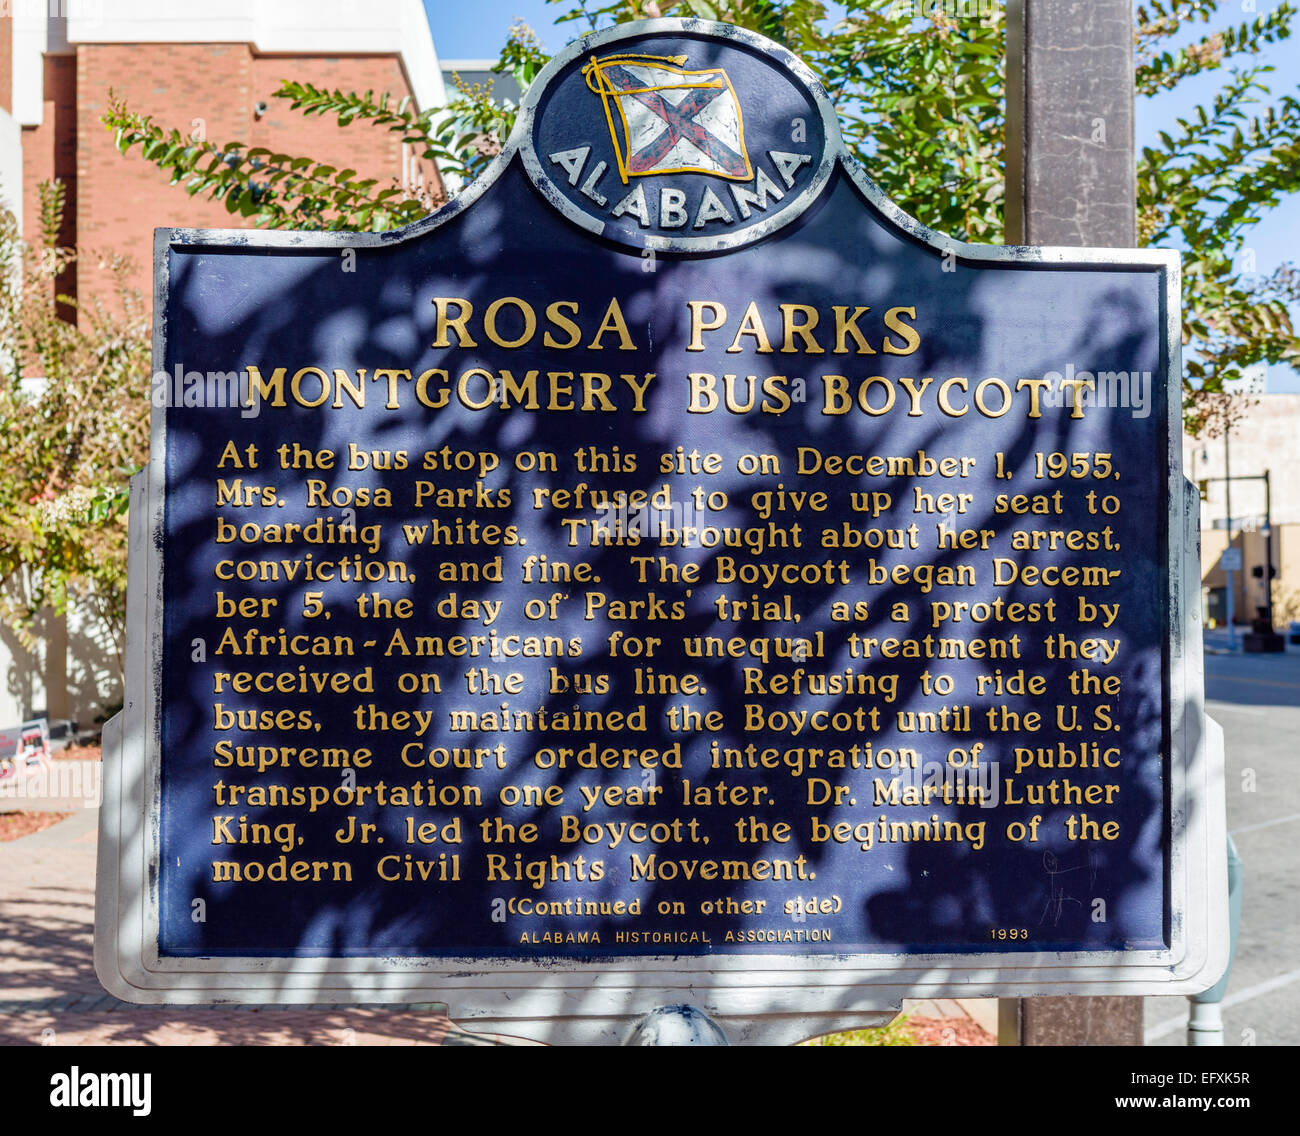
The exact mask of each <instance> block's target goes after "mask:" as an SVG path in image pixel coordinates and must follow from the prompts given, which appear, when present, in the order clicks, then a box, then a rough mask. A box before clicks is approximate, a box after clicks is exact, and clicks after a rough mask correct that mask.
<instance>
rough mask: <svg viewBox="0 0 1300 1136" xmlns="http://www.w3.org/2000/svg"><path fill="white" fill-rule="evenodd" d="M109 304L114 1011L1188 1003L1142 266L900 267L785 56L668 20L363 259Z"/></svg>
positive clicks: (1214, 968) (1210, 820)
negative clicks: (332, 1004) (122, 392)
mask: <svg viewBox="0 0 1300 1136" xmlns="http://www.w3.org/2000/svg"><path fill="white" fill-rule="evenodd" d="M157 271H158V293H157V313H158V319H157V324H158V343H157V360H156V366H157V370H158V371H159V373H160V391H161V392H162V394H161V396H160V397H159V399H158V400H157V401H158V402H159V403H160V405H158V406H157V407H156V408H155V410H154V416H153V423H154V425H153V439H154V447H153V456H152V461H151V465H150V468H149V470H148V471H147V473H146V474H145V475H142V480H141V481H140V483H139V484H138V485H137V487H136V492H135V496H134V498H133V506H134V507H133V510H132V523H133V526H134V533H135V543H134V546H133V555H134V559H133V561H132V581H133V588H134V591H133V595H132V608H131V627H132V634H133V639H132V642H131V645H130V655H131V668H132V669H131V672H130V674H129V676H128V677H129V682H128V686H129V701H128V707H127V710H126V711H125V712H124V714H123V716H122V717H121V718H120V719H118V720H117V721H116V722H115V723H114V724H113V727H112V729H111V730H110V731H109V741H110V743H111V744H112V743H114V739H117V741H116V744H117V745H118V748H117V750H116V752H115V756H114V759H113V760H114V764H113V766H111V767H110V776H109V781H110V785H111V788H110V793H109V797H108V801H107V804H106V808H105V814H104V815H105V820H104V834H105V843H104V845H103V848H104V853H105V854H104V857H103V866H102V868H101V881H100V884H101V890H100V896H99V903H100V914H101V919H100V927H99V936H98V939H97V957H98V960H99V968H100V974H101V977H102V978H103V980H104V982H105V984H106V985H107V986H109V988H110V989H112V990H113V991H114V992H116V993H120V994H122V995H123V996H125V997H131V998H137V999H140V1000H145V1001H151V1000H152V1001H175V1000H185V999H193V1000H211V999H249V1000H264V1001H291V1000H324V1001H337V1000H344V999H347V998H357V999H368V1000H373V999H390V1000H391V999H401V1000H421V999H425V998H430V997H442V998H447V999H450V1000H451V1001H453V1002H454V1003H455V1006H456V1010H457V1011H458V1012H469V1013H478V1014H484V1015H487V1016H488V1017H492V1018H493V1019H506V1018H510V1017H512V1016H519V1017H533V1018H536V1017H542V1016H545V1015H547V1014H555V1013H565V1014H575V1013H576V1014H582V1013H588V1014H593V1015H602V1014H603V1015H613V1014H618V1013H627V1012H631V1011H632V1010H635V1009H644V1008H647V1007H648V1006H649V1005H652V1004H654V1001H655V1000H662V996H663V995H664V994H666V993H668V992H671V991H673V990H678V991H680V990H681V989H682V988H683V987H689V988H690V989H692V990H693V991H695V992H696V993H697V995H698V996H699V997H700V998H702V999H703V1000H704V1001H705V1002H707V1004H708V1005H709V1006H710V1007H711V1008H713V1009H714V1010H715V1011H716V1012H720V1013H723V1014H727V1013H732V1014H740V1013H754V1012H759V1011H762V1010H765V1009H772V1008H776V1007H780V1008H783V1009H784V1010H785V1011H787V1012H805V1013H815V1012H826V1011H829V1010H830V1009H837V1010H844V1009H852V1008H855V1007H869V1006H873V1005H880V1004H888V1003H889V1002H890V1001H891V1000H892V999H893V998H895V997H896V996H897V995H898V994H899V993H900V992H902V991H904V990H932V991H940V990H952V991H966V992H970V993H980V992H982V993H997V992H1000V991H1001V992H1015V993H1032V992H1045V993H1060V992H1070V991H1077V992H1089V993H1105V992H1117V993H1125V992H1133V993H1141V992H1147V991H1151V990H1155V989H1160V990H1163V991H1170V992H1171V991H1175V990H1182V989H1191V988H1194V987H1196V986H1197V985H1200V986H1204V985H1207V984H1208V983H1209V982H1211V981H1213V980H1214V979H1215V978H1217V977H1218V973H1219V971H1220V970H1221V969H1222V966H1223V961H1224V948H1223V943H1222V936H1221V935H1219V934H1218V933H1217V932H1214V931H1213V930H1212V922H1213V920H1212V915H1213V907H1214V903H1213V897H1214V896H1215V894H1216V888H1218V887H1219V886H1220V885H1221V878H1220V877H1221V868H1220V869H1216V868H1215V867H1214V865H1216V864H1218V863H1219V862H1220V861H1221V859H1222V842H1223V826H1222V815H1221V812H1222V806H1221V801H1219V800H1218V798H1216V796H1215V793H1214V791H1213V789H1214V785H1215V781H1214V774H1213V764H1214V762H1213V758H1212V757H1211V756H1210V754H1209V752H1208V748H1207V741H1206V739H1205V738H1204V737H1203V736H1202V731H1203V725H1202V723H1203V717H1202V714H1201V708H1200V701H1199V699H1200V669H1199V665H1200V664H1199V631H1198V628H1197V626H1196V624H1195V622H1194V619H1195V616H1194V608H1195V601H1194V597H1195V595H1196V589H1195V587H1194V584H1195V574H1194V573H1195V560H1194V557H1195V551H1196V539H1197V533H1196V528H1195V524H1196V522H1195V515H1196V514H1195V510H1194V509H1191V508H1189V507H1188V502H1189V501H1191V502H1192V503H1194V501H1195V494H1194V493H1191V492H1190V491H1189V489H1188V487H1187V485H1186V483H1185V481H1184V479H1183V476H1182V471H1181V469H1180V429H1181V423H1180V398H1179V378H1178V376H1179V358H1178V352H1179V341H1178V306H1179V286H1178V258H1177V256H1176V254H1174V253H1170V252H1161V251H1150V250H1144V251H1102V252H1098V251H1095V250H1091V251H1082V250H1062V249H1056V250H1053V249H1026V248H1019V249H1008V248H989V247H975V246H968V245H962V244H959V243H956V242H953V241H951V240H948V239H946V238H943V237H940V236H938V235H936V234H934V233H932V232H930V231H928V230H926V229H924V228H923V227H922V226H920V225H919V224H917V223H916V222H915V221H913V220H912V219H910V218H908V217H907V216H905V215H904V214H903V213H901V212H900V211H899V210H898V209H897V207H895V206H894V205H892V204H891V203H890V202H889V201H888V200H886V199H885V198H884V197H883V196H882V195H881V193H880V192H879V190H877V189H876V188H875V187H874V186H873V185H872V183H871V182H870V181H869V180H868V178H867V176H866V174H865V173H864V172H863V170H862V169H861V168H860V167H858V166H857V165H856V164H855V163H854V162H853V161H851V160H850V159H848V158H847V157H846V156H845V155H844V153H843V151H842V149H841V146H840V142H839V137H838V133H837V127H836V118H835V115H834V112H833V110H832V108H831V106H830V104H829V102H828V101H827V98H826V95H825V93H824V92H823V91H822V89H821V87H820V86H819V85H818V83H817V82H816V80H815V79H814V78H813V77H812V75H811V74H810V73H809V72H808V71H807V70H806V68H804V67H803V66H802V65H801V64H800V63H799V62H798V61H797V60H795V59H794V58H792V57H791V56H790V55H789V54H788V53H786V52H785V51H783V50H781V49H779V48H777V47H776V46H774V45H772V44H770V43H767V42H766V41H763V40H761V39H759V38H757V37H755V36H753V35H750V34H747V33H743V32H738V31H736V30H735V29H733V28H729V27H724V26H720V25H707V24H700V23H694V22H680V21H671V20H668V21H655V22H652V23H645V24H639V25H631V26H627V27H624V28H621V29H618V30H617V31H613V32H607V33H601V34H598V35H594V36H591V37H587V38H585V39H583V40H580V41H578V42H577V43H575V44H574V45H573V46H572V47H571V48H569V49H568V50H567V51H565V52H564V53H563V54H562V55H561V56H560V57H559V58H557V59H556V60H555V61H554V62H553V63H552V64H551V65H550V67H549V68H548V69H547V70H546V72H545V73H544V74H543V76H542V77H541V78H540V79H539V81H538V82H537V84H536V85H535V86H534V87H533V88H532V90H531V91H530V93H529V96H528V99H527V101H526V104H525V107H524V110H523V113H522V114H521V116H520V120H519V125H518V127H517V129H516V132H515V134H514V136H513V137H512V138H511V140H510V142H509V144H508V145H507V146H506V148H505V150H504V152H503V153H502V154H501V156H500V158H499V159H498V160H497V162H496V163H495V164H494V165H493V167H492V168H491V170H490V171H489V172H488V173H487V174H485V175H484V177H483V178H481V179H480V180H479V181H478V182H477V183H475V184H474V185H473V186H471V187H469V189H468V190H467V191H466V192H465V193H464V194H463V195H462V196H461V197H460V198H459V199H458V200H457V201H456V202H455V203H453V204H452V205H450V206H448V207H447V208H445V209H443V210H442V211H440V212H439V213H437V214H435V215H434V216H432V217H430V218H429V219H427V220H426V221H423V222H421V223H419V224H417V225H415V226H412V227H411V228H410V229H407V230H404V231H402V232H398V233H386V234H380V235H373V236H357V235H320V234H302V233H250V232H242V231H241V232H218V231H193V230H160V231H159V241H158V263H157ZM161 379H166V383H165V384H162V383H161ZM231 384H234V385H235V386H237V388H238V391H239V394H238V397H232V398H223V397H220V395H221V393H222V392H223V391H224V390H227V389H228V387H229V386H230V385H231ZM164 396H165V397H164ZM1189 581H1190V584H1189ZM111 744H110V748H111ZM1209 748H1212V747H1209ZM1216 802H1217V803H1216Z"/></svg>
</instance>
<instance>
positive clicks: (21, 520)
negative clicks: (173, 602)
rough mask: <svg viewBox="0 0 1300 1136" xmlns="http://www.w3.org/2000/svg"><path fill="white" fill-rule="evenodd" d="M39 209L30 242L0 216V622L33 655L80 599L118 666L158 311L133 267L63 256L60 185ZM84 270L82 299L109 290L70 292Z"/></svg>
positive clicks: (44, 192)
mask: <svg viewBox="0 0 1300 1136" xmlns="http://www.w3.org/2000/svg"><path fill="white" fill-rule="evenodd" d="M40 200H41V208H40V216H41V233H40V236H39V239H38V240H37V241H34V242H27V241H24V240H23V239H22V238H21V237H20V236H19V232H18V221H17V218H16V217H15V216H14V215H13V213H11V212H9V211H8V210H3V211H0V618H3V619H4V621H5V622H6V623H7V624H8V625H9V626H10V627H11V628H13V629H14V631H15V632H16V633H17V635H18V637H19V639H20V641H21V642H22V643H23V644H24V645H25V646H27V647H29V648H31V647H32V646H33V645H34V643H35V640H36V630H37V626H38V617H39V614H40V612H41V611H42V610H44V609H46V608H52V609H53V610H54V611H56V612H58V613H60V614H61V613H63V612H64V611H65V610H66V609H67V608H68V606H69V604H70V603H71V602H73V601H75V602H76V603H77V604H78V605H79V606H80V608H81V610H82V611H83V612H88V613H90V614H91V615H93V616H94V617H96V618H97V619H98V620H99V621H100V624H101V629H102V631H103V632H104V635H103V637H104V638H106V639H107V640H108V641H109V642H111V645H112V647H113V649H115V650H116V652H117V656H118V663H119V666H120V665H121V652H122V648H123V641H124V636H125V626H126V542H127V533H126V516H125V512H126V504H127V496H126V484H127V481H128V479H129V478H130V476H131V474H133V473H134V472H135V471H136V470H138V469H139V468H140V467H141V466H142V465H143V464H144V462H145V460H146V458H147V456H148V447H149V438H148V414H147V411H146V409H145V408H147V407H148V405H149V373H150V372H149V357H150V333H149V311H148V307H147V305H146V303H145V300H144V297H143V296H141V295H140V293H139V292H138V291H136V290H134V289H131V288H129V287H127V286H126V284H125V283H124V281H125V279H126V276H127V273H128V268H129V266H128V264H127V263H126V262H125V261H124V260H122V259H120V258H116V257H113V256H103V257H94V256H91V255H89V254H87V253H85V252H83V251H80V250H77V249H74V248H65V247H61V246H60V245H59V244H58V232H59V227H60V225H61V223H62V219H63V200H64V198H63V187H62V185H61V184H60V183H58V182H45V183H42V184H41V186H40ZM74 264H75V265H77V266H78V268H79V277H80V280H79V283H80V284H81V289H80V290H81V291H82V292H90V291H92V289H91V288H89V287H87V285H88V284H89V283H90V281H91V280H92V278H99V277H100V276H101V274H102V276H103V277H104V278H106V280H107V286H106V287H104V286H102V285H101V287H100V288H99V289H98V292H99V298H97V299H92V300H84V299H83V300H74V299H71V298H70V297H68V296H67V295H64V294H63V292H62V291H61V285H62V283H63V281H65V280H66V279H67V278H68V274H69V270H70V269H71V268H72V266H73V265H74ZM69 314H71V315H72V316H73V318H72V319H69V318H67V317H68V315H69Z"/></svg>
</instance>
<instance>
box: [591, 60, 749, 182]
mask: <svg viewBox="0 0 1300 1136" xmlns="http://www.w3.org/2000/svg"><path fill="white" fill-rule="evenodd" d="M604 73H605V77H606V79H608V80H609V81H610V84H611V85H612V86H614V87H615V88H621V89H622V90H623V91H625V92H626V91H632V90H636V88H638V87H643V86H644V85H645V84H644V82H643V81H642V80H640V79H638V78H637V77H636V76H635V75H632V74H630V73H629V72H627V71H625V70H624V69H623V68H622V67H618V66H615V67H607V68H606V69H605V72H604ZM728 90H729V88H728V87H725V86H719V87H702V88H697V89H695V90H693V91H691V92H690V93H689V94H688V95H687V96H686V97H685V98H684V99H682V101H681V102H679V103H678V104H677V105H676V106H673V104H672V103H670V102H669V101H668V100H667V99H665V98H664V97H663V96H662V95H659V94H655V93H654V92H652V91H637V93H636V94H634V95H632V97H633V98H634V99H636V100H637V102H639V103H641V104H642V105H643V106H645V107H647V108H648V109H649V110H650V111H651V112H652V113H653V114H654V115H655V116H656V117H657V118H661V119H663V121H664V125H665V129H664V130H663V132H662V133H660V134H659V135H658V136H657V137H656V138H654V139H653V140H652V141H651V142H649V143H647V144H646V145H645V146H643V147H641V149H640V150H638V151H637V152H636V153H635V154H633V153H632V152H631V150H632V147H631V146H630V145H629V146H628V160H627V169H628V173H634V174H644V173H650V172H652V171H653V170H654V167H655V166H656V165H658V163H660V162H662V161H663V160H664V158H665V157H666V156H667V155H668V153H669V151H670V150H672V148H673V146H675V145H676V144H677V142H678V140H679V139H682V138H685V139H686V140H687V141H688V142H690V143H691V144H692V145H693V146H695V147H696V148H697V149H698V150H700V151H701V152H702V153H704V154H707V155H708V156H709V157H710V158H712V159H713V161H715V162H717V164H718V165H719V166H721V167H722V169H723V170H725V171H726V172H727V173H728V174H730V175H732V176H733V177H738V178H743V177H746V176H747V175H748V173H749V169H748V163H747V162H746V161H745V158H744V155H743V154H738V153H736V151H735V150H733V149H732V148H731V147H730V146H728V145H727V144H726V143H725V142H723V141H722V139H720V138H718V137H717V136H716V135H713V134H710V133H709V131H708V130H707V129H706V128H705V127H703V126H701V125H700V123H698V122H696V121H695V116H696V115H697V114H699V113H700V111H702V110H704V108H705V107H707V106H708V105H709V104H710V103H711V102H713V100H714V99H716V98H717V97H718V96H719V95H720V94H722V93H723V92H725V91H728Z"/></svg>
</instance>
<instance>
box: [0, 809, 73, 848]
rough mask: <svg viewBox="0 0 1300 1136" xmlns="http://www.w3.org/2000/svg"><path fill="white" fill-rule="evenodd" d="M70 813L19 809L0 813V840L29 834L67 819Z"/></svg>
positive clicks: (15, 838)
mask: <svg viewBox="0 0 1300 1136" xmlns="http://www.w3.org/2000/svg"><path fill="white" fill-rule="evenodd" d="M71 815H72V814H71V813H49V812H25V811H23V810H21V809H18V810H15V811H14V812H11V813H0V842H3V841H6V840H17V839H18V838H19V837H20V836H31V834H32V833H33V832H40V831H41V829H43V828H49V827H50V826H51V825H55V824H58V823H59V821H61V820H67V818H68V817H70V816H71Z"/></svg>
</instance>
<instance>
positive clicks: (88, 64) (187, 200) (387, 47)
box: [0, 0, 446, 726]
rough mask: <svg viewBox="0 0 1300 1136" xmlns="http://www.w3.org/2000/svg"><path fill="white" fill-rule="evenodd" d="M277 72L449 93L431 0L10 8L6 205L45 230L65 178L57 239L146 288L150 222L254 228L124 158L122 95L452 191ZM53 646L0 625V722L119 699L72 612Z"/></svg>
mask: <svg viewBox="0 0 1300 1136" xmlns="http://www.w3.org/2000/svg"><path fill="white" fill-rule="evenodd" d="M52 11H53V12H58V13H59V14H58V15H50V12H52ZM282 79H296V80H301V81H305V82H310V83H313V84H315V85H316V86H320V87H328V88H331V89H332V88H335V87H337V88H339V89H342V90H351V91H366V90H373V91H375V92H376V93H379V92H382V91H388V92H390V93H392V94H393V95H394V96H395V97H397V98H400V97H402V96H407V95H409V96H411V98H412V101H413V102H414V103H415V104H416V106H418V107H420V108H421V109H423V108H427V107H430V106H439V105H442V104H443V103H444V102H445V101H446V94H445V87H444V83H443V78H442V72H441V70H440V67H439V64H438V58H437V54H436V52H435V50H434V45H433V39H432V36H431V34H430V31H429V25H428V21H427V19H426V17H425V13H424V9H423V6H422V4H421V2H420V0H367V2H366V3H364V4H361V3H357V2H356V0H274V2H273V3H266V2H260V0H224V2H223V3H220V4H217V3H192V2H190V0H182V2H177V0H55V2H51V0H14V2H12V3H9V4H6V5H5V6H4V14H3V15H0V199H3V200H4V201H5V202H6V203H7V205H8V206H9V208H11V209H13V210H14V212H15V213H16V214H17V216H18V217H19V218H20V219H21V221H22V224H23V230H24V232H25V233H29V234H30V233H35V232H37V231H38V229H39V197H38V193H37V186H38V185H39V183H40V182H41V181H42V180H47V179H52V178H58V179H60V180H61V181H62V182H63V183H64V185H65V187H66V194H67V196H66V203H67V204H66V211H65V218H64V229H63V233H62V239H63V243H65V244H76V245H79V246H81V247H83V248H91V249H96V250H112V251H113V252H116V253H119V254H124V255H126V256H127V257H129V258H130V259H131V260H132V261H133V262H134V275H133V277H132V283H134V284H135V285H136V286H137V287H139V288H140V289H141V291H142V292H143V293H144V294H145V295H149V294H150V292H151V290H152V285H151V279H152V269H151V262H152V256H153V230H154V228H155V227H156V226H166V225H187V226H214V227H221V228H229V227H233V226H241V225H244V226H247V225H248V224H250V222H247V221H245V220H243V219H241V218H240V217H239V216H238V215H232V214H230V213H228V212H227V211H226V209H225V207H224V206H223V205H222V204H221V203H219V202H212V201H205V200H201V199H197V198H192V197H190V196H188V195H187V194H186V193H185V192H184V191H183V189H181V188H180V187H178V186H172V185H169V184H168V181H167V177H166V176H165V175H164V174H163V173H162V172H161V171H159V170H158V169H157V168H156V167H154V166H152V165H151V164H149V163H146V162H145V161H143V160H142V159H141V158H140V157H139V151H138V150H136V151H133V154H132V156H130V157H123V156H122V155H121V154H119V153H118V151H117V149H116V147H115V146H114V140H113V136H112V134H111V133H110V132H109V131H108V130H107V129H106V128H105V126H104V124H103V123H102V122H101V121H100V119H101V116H102V115H103V113H104V111H105V109H106V108H107V106H108V101H109V97H110V91H111V92H113V93H115V94H116V95H117V96H118V97H120V98H122V99H123V100H124V101H125V102H126V104H127V105H128V106H129V107H130V108H131V109H133V110H136V111H138V112H140V113H142V114H147V115H152V116H154V119H155V121H156V122H157V123H158V124H159V125H160V126H163V127H165V128H171V127H176V128H178V129H179V130H180V131H181V133H182V134H185V135H190V136H198V137H202V138H205V139H206V140H207V141H209V142H212V143H216V144H218V145H220V144H224V143H227V142H232V141H239V142H243V143H245V144H246V145H248V146H265V147H267V148H269V149H271V150H273V151H277V152H283V153H288V154H291V155H294V156H297V155H303V156H309V157H312V158H316V159H320V160H323V161H326V162H329V163H330V164H334V165H337V166H338V167H339V168H344V167H351V168H353V169H356V170H357V171H358V173H359V175H360V176H361V177H363V178H370V177H373V178H378V179H379V180H380V182H381V183H383V184H388V183H391V184H393V185H398V186H402V187H404V188H406V189H407V190H408V191H409V192H418V191H419V190H421V189H426V190H431V191H434V192H436V191H438V190H439V189H440V188H441V186H440V183H439V181H438V174H437V170H436V169H435V168H434V167H433V166H432V165H431V164H429V163H426V162H424V161H423V160H422V159H419V158H417V157H416V156H415V155H414V154H413V153H412V152H411V150H410V147H409V146H406V145H405V144H404V143H402V141H401V138H400V135H398V134H396V133H392V132H388V131H383V130H377V129H373V128H371V127H369V126H367V125H366V124H365V123H354V124H353V125H351V126H349V127H346V128H341V127H339V126H338V125H337V122H336V121H335V120H334V119H332V118H327V117H321V116H313V117H311V118H307V117H304V116H303V115H301V114H298V113H296V112H294V111H291V110H290V109H289V107H288V105H287V103H286V102H285V101H284V100H280V99H275V98H273V97H272V95H273V93H274V91H275V90H276V89H277V88H278V87H279V85H280V81H281V80H282ZM78 284H79V282H78V281H76V280H71V281H68V282H67V285H68V286H67V290H68V291H69V292H71V293H73V294H76V292H77V289H78ZM91 286H92V284H91V283H90V282H87V281H81V282H80V288H81V289H83V290H84V289H86V288H88V287H91ZM41 656H43V657H37V656H34V655H31V654H29V653H28V652H26V651H24V650H22V649H21V648H20V647H19V646H18V645H17V643H16V641H15V640H14V639H13V637H12V635H11V634H10V633H9V632H8V631H7V629H0V726H3V725H8V724H14V723H17V722H18V721H20V720H22V719H23V718H24V717H28V716H31V715H32V714H34V713H37V714H48V716H49V717H51V718H54V719H76V720H78V721H79V722H80V723H81V724H82V725H86V724H89V723H90V722H91V721H92V720H93V718H94V716H95V714H96V712H97V711H98V710H99V708H100V707H101V706H102V705H103V704H105V703H109V702H112V701H113V700H114V699H115V698H118V697H120V693H119V692H118V691H117V689H116V667H115V665H109V663H108V659H107V656H106V655H105V654H104V652H103V650H102V645H97V644H96V643H95V642H94V637H93V635H90V634H89V633H82V632H81V631H79V629H78V627H77V623H76V620H75V618H74V619H73V620H72V626H71V631H69V628H68V627H66V626H64V624H63V621H61V620H55V619H53V618H51V619H49V620H47V626H46V628H45V635H44V637H43V650H42V652H41Z"/></svg>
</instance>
